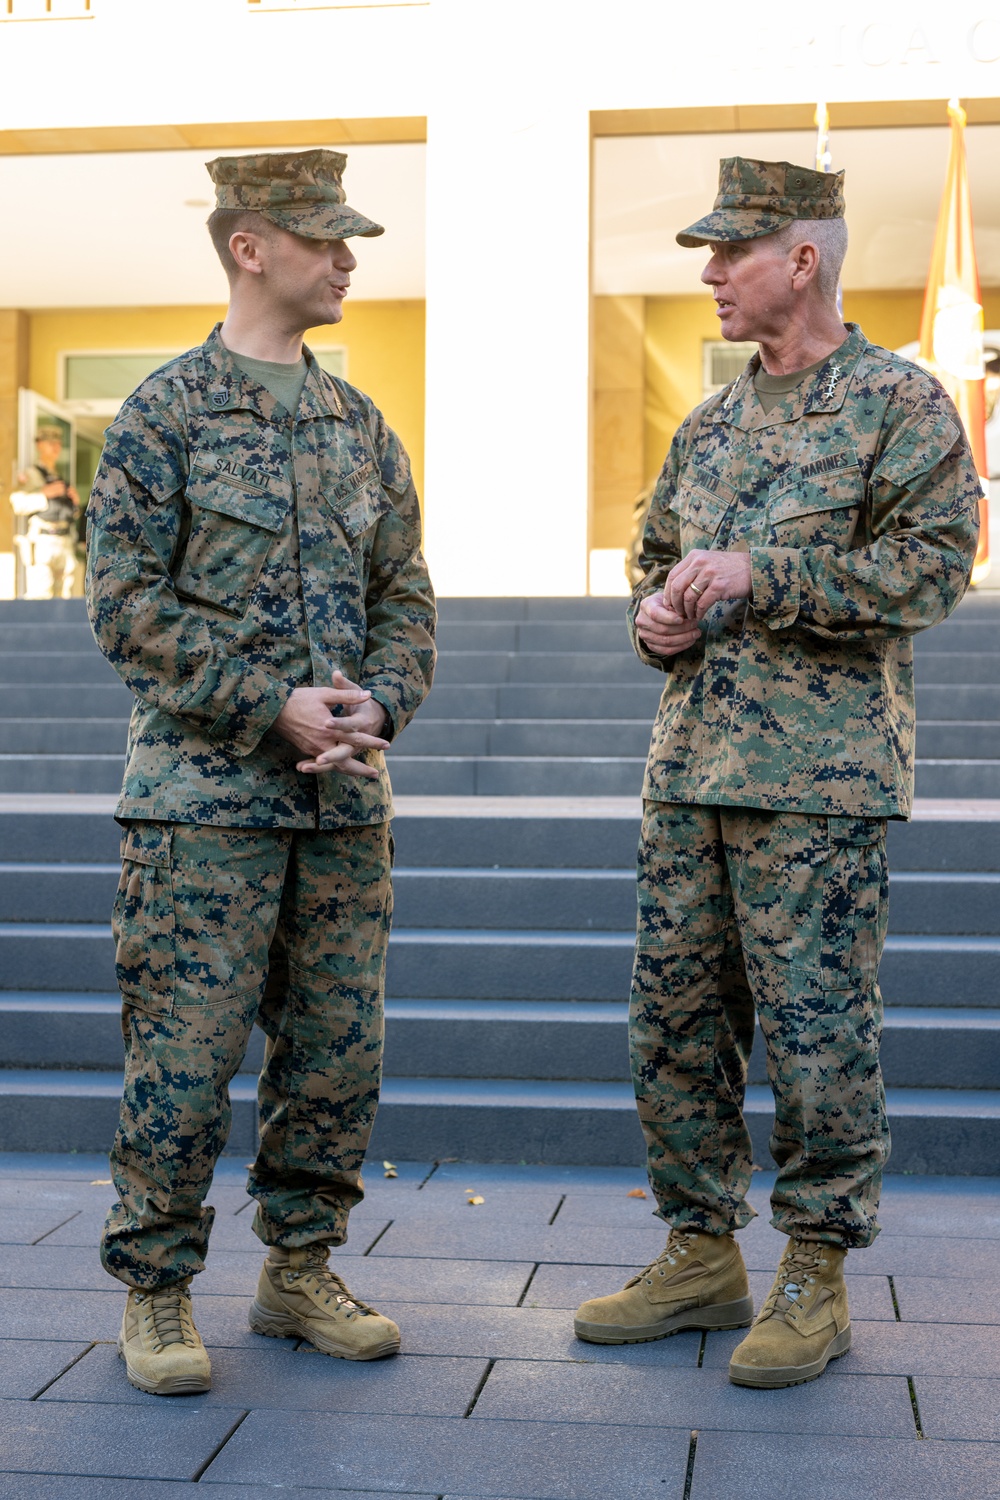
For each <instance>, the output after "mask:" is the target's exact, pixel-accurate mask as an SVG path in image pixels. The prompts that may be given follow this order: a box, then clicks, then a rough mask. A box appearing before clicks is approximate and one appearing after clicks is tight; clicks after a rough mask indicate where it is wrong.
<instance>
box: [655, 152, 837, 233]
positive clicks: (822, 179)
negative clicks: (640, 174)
mask: <svg viewBox="0 0 1000 1500" xmlns="http://www.w3.org/2000/svg"><path fill="white" fill-rule="evenodd" d="M843 217H844V174H843V172H815V171H813V170H812V168H811V167H796V166H793V165H792V163H791V162H790V161H752V160H751V159H750V158H749V157H745V156H726V157H724V158H723V159H722V161H720V163H719V192H718V196H717V197H716V200H715V206H714V208H713V210H712V212H711V213H710V214H706V215H705V217H704V218H703V219H699V220H698V222H697V224H690V225H689V226H688V228H687V229H682V230H681V232H680V234H679V235H678V236H677V243H678V244H679V245H685V246H687V247H688V248H691V247H692V246H694V245H706V244H710V243H711V242H712V241H713V240H756V239H759V238H760V237H761V235H765V234H774V233H775V232H776V231H777V230H779V229H784V227H785V225H786V224H791V223H792V222H793V220H795V219H842V218H843Z"/></svg>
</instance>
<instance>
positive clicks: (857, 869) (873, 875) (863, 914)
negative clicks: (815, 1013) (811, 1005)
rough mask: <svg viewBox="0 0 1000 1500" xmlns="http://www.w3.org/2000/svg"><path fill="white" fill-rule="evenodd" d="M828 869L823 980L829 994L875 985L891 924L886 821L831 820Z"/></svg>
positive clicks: (825, 890)
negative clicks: (887, 929) (889, 916)
mask: <svg viewBox="0 0 1000 1500" xmlns="http://www.w3.org/2000/svg"><path fill="white" fill-rule="evenodd" d="M826 821H827V830H828V834H829V841H830V863H829V871H828V875H827V879H826V881H825V885H824V891H823V919H822V937H821V948H820V976H821V981H822V984H823V986H824V988H826V989H830V990H843V989H853V988H855V987H864V986H865V985H871V984H873V983H874V981H875V977H876V975H877V973H878V965H879V959H880V958H881V956H882V948H883V946H884V943H885V931H886V922H887V920H888V898H889V875H888V866H887V864H886V857H885V822H884V820H883V819H882V818H827V820H826Z"/></svg>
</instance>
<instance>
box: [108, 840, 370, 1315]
mask: <svg viewBox="0 0 1000 1500" xmlns="http://www.w3.org/2000/svg"><path fill="white" fill-rule="evenodd" d="M122 860H123V862H122V875H121V881H120V884H119V889H118V895H117V898H116V901H115V910H114V919H113V930H114V936H115V940H116V943H117V967H118V981H119V985H120V987H121V991H122V999H123V1008H122V1031H123V1036H124V1040H125V1053H126V1066H125V1092H124V1098H123V1102H122V1111H121V1122H120V1125H119V1128H118V1133H117V1136H116V1138H115V1143H114V1147H113V1150H112V1154H111V1166H112V1175H113V1179H114V1184H115V1187H116V1189H117V1192H118V1197H119V1202H118V1203H116V1204H115V1206H114V1207H113V1209H112V1210H111V1213H110V1214H109V1216H108V1221H107V1225H106V1227H105V1235H104V1240H103V1244H102V1252H101V1254H102V1260H103V1262H104V1265H105V1268H106V1269H107V1270H108V1271H109V1272H110V1273H111V1274H112V1275H113V1276H117V1277H118V1278H119V1280H121V1281H124V1282H127V1283H128V1284H129V1285H130V1286H136V1287H157V1286H166V1285H170V1284H172V1283H174V1282H176V1281H180V1280H183V1279H184V1278H186V1277H188V1276H191V1275H193V1274H194V1273H195V1272H197V1271H200V1270H201V1269H202V1268H203V1265H204V1260H205V1253H206V1251H207V1248H208V1236H209V1232H210V1230H211V1227H212V1220H213V1218H214V1212H213V1210H212V1209H211V1208H210V1207H208V1206H205V1205H204V1199H205V1195H206V1193H207V1192H208V1191H209V1187H210V1184H211V1179H212V1171H213V1168H214V1166H215V1162H216V1159H217V1157H218V1155H219V1152H220V1151H221V1150H222V1149H223V1147H224V1145H225V1143H226V1139H227V1137H228V1135H229V1127H230V1123H231V1109H230V1103H229V1084H230V1082H231V1080H232V1078H233V1077H234V1075H235V1073H236V1071H237V1069H238V1068H239V1065H240V1063H241V1061H242V1059H243V1055H244V1053H245V1051H246V1046H247V1040H248V1038H249V1035H250V1028H251V1027H252V1026H253V1024H254V1021H255V1020H256V1021H257V1022H258V1024H259V1025H261V1026H262V1027H263V1029H264V1031H265V1032H266V1033H267V1038H268V1042H267V1056H266V1061H265V1064H264V1068H263V1071H262V1073H261V1077H260V1082H259V1085H258V1096H259V1104H260V1119H261V1130H260V1146H259V1149H258V1152H257V1159H256V1161H255V1162H254V1164H253V1166H252V1168H251V1171H250V1177H249V1181H248V1191H249V1192H250V1193H251V1194H252V1195H253V1197H254V1198H256V1200H257V1203H258V1209H257V1214H256V1217H255V1219H254V1229H255V1230H256V1232H257V1234H258V1235H259V1237H260V1238H261V1239H262V1240H263V1241H264V1242H265V1243H266V1244H269V1245H284V1246H286V1247H294V1246H300V1245H309V1244H315V1243H318V1242H323V1243H328V1244H334V1245H337V1244H340V1243H342V1242H343V1240H344V1239H345V1238H346V1234H347V1217H348V1213H349V1211H350V1208H351V1207H352V1205H353V1204H354V1203H355V1202H357V1201H358V1200H359V1199H360V1198H361V1196H362V1193H363V1186H362V1181H361V1175H360V1173H361V1163H362V1160H363V1157H364V1153H365V1147H366V1145H367V1143H368V1137H369V1135H370V1133H371V1127H372V1122H373V1120H374V1118H375V1109H376V1105H377V1102H378V1092H379V1083H380V1078H381V1060H382V1035H383V1004H382V1000H383V975H384V963H385V950H386V944H387V941H388V935H389V926H390V921H391V916H392V886H391V879H390V865H391V839H390V836H389V830H388V827H387V825H386V824H384V823H382V824H376V825H373V826H370V827H364V828H349V829H344V830H338V831H332V832H323V831H320V830H316V831H311V832H299V831H291V830H283V829H274V830H272V831H266V830H260V829H253V830H246V829H239V828H233V829H220V828H210V827H209V828H206V827H200V828H199V827H192V826H185V825H183V824H181V825H170V824H162V823H159V824H158V823H144V822H136V823H132V824H130V825H129V826H127V827H126V830H125V833H124V837H123V840H122Z"/></svg>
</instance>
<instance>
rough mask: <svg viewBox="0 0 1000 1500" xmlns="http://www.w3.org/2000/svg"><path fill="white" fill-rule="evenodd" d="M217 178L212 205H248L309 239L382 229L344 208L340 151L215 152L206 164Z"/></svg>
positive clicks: (345, 236)
mask: <svg viewBox="0 0 1000 1500" xmlns="http://www.w3.org/2000/svg"><path fill="white" fill-rule="evenodd" d="M205 166H206V169H207V171H208V175H209V177H211V179H212V181H213V182H214V183H215V206H216V208H252V209H256V211H257V212H258V213H261V214H263V215H264V218H265V219H269V220H270V221H271V223H272V224H277V225H278V228H279V229H287V230H289V231H290V232H291V233H292V234H301V235H303V236H304V237H305V238H306V239H307V240H346V239H348V238H349V237H350V236H351V235H354V234H361V235H364V236H365V237H366V238H371V237H372V236H374V235H377V234H384V233H385V230H384V229H383V227H382V225H381V224H376V223H374V222H373V221H372V220H371V219H366V218H365V217H364V215H363V214H359V213H358V211H357V209H354V208H348V206H347V202H346V194H345V193H344V185H343V181H342V178H343V173H344V168H345V167H346V166H347V157H346V156H345V155H344V154H343V152H341V151H324V150H321V149H320V148H318V147H317V148H315V149H313V150H311V151H278V152H274V153H269V154H266V155H261V156H217V157H216V158H215V160H214V161H210V162H206V163H205Z"/></svg>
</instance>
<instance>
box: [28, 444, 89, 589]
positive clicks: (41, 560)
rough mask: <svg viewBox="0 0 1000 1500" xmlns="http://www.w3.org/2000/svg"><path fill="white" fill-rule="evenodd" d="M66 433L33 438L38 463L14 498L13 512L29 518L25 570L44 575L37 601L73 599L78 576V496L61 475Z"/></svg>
mask: <svg viewBox="0 0 1000 1500" xmlns="http://www.w3.org/2000/svg"><path fill="white" fill-rule="evenodd" d="M62 449H63V435H62V430H61V429H60V428H59V427H57V426H56V425H55V424H54V423H51V424H46V425H45V426H42V427H39V429H38V431H37V432H36V434H35V453H36V458H35V462H34V463H33V464H31V465H30V467H29V468H28V469H27V471H26V472H25V473H23V474H19V475H18V476H17V488H16V490H15V491H14V492H13V494H12V495H11V504H12V506H13V508H14V513H15V514H16V515H19V516H25V517H27V522H26V526H25V530H24V531H23V532H22V534H21V535H22V537H23V545H22V547H21V554H22V561H23V563H24V566H25V569H26V570H27V569H28V568H36V569H38V570H39V571H40V572H41V573H42V575H43V582H42V584H41V592H40V593H39V592H38V587H37V585H36V588H34V589H32V595H33V597H35V598H43V599H70V598H72V595H73V582H74V579H75V576H76V543H77V520H78V518H79V515H80V497H79V495H78V494H77V492H76V490H75V489H74V488H73V486H72V485H71V484H68V483H67V482H66V480H65V479H63V478H62V477H61V476H60V474H59V462H60V459H61V457H62Z"/></svg>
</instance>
